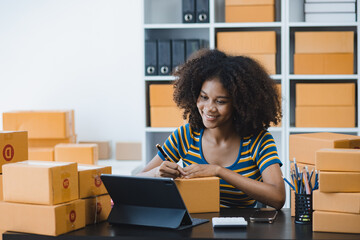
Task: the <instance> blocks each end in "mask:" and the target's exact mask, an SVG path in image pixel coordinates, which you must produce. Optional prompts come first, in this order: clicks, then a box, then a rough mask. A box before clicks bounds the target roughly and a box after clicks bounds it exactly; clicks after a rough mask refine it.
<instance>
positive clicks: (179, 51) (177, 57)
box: [171, 39, 185, 70]
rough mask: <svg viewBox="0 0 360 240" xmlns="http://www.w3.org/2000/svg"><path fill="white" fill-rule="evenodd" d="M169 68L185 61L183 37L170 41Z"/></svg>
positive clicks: (173, 67)
mask: <svg viewBox="0 0 360 240" xmlns="http://www.w3.org/2000/svg"><path fill="white" fill-rule="evenodd" d="M171 58H172V61H171V62H172V65H171V69H172V70H174V69H175V68H176V67H177V66H179V65H181V64H183V63H184V61H185V41H184V40H183V39H180V40H179V39H176V40H172V41H171Z"/></svg>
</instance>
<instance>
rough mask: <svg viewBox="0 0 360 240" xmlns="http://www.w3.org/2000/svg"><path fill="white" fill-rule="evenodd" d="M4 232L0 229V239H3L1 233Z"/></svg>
mask: <svg viewBox="0 0 360 240" xmlns="http://www.w3.org/2000/svg"><path fill="white" fill-rule="evenodd" d="M4 232H6V230H3V229H0V240H2V239H3V237H2V235H3V233H4Z"/></svg>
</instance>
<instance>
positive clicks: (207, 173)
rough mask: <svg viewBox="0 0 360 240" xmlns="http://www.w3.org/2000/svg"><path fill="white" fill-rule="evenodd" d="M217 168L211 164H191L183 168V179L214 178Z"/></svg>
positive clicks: (216, 174)
mask: <svg viewBox="0 0 360 240" xmlns="http://www.w3.org/2000/svg"><path fill="white" fill-rule="evenodd" d="M219 168H221V167H220V166H218V165H213V164H192V165H190V166H187V167H185V168H183V171H184V172H185V174H184V177H185V178H195V177H214V176H218V171H219Z"/></svg>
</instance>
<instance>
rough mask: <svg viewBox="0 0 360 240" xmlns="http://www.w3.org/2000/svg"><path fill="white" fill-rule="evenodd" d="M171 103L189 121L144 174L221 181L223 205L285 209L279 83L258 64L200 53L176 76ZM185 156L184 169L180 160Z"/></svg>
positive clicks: (166, 143)
mask: <svg viewBox="0 0 360 240" xmlns="http://www.w3.org/2000/svg"><path fill="white" fill-rule="evenodd" d="M174 75H175V77H176V81H175V84H174V89H175V91H174V101H175V102H176V103H177V105H178V107H180V108H181V109H184V119H185V118H187V119H188V120H189V123H188V124H186V125H184V126H181V127H179V128H178V129H177V130H176V131H174V132H173V133H172V134H171V135H170V136H169V137H168V139H167V140H166V142H165V144H164V146H163V150H164V151H165V153H166V154H167V155H168V156H169V158H170V160H171V161H165V158H164V156H162V154H161V153H160V152H159V153H158V154H157V155H156V156H155V157H154V158H153V159H152V160H151V161H150V162H149V163H148V165H147V166H146V167H145V168H144V169H143V171H142V172H141V173H140V175H143V176H156V177H171V178H176V177H183V178H195V177H207V176H217V177H219V178H220V206H221V207H254V206H255V205H256V202H257V201H260V202H262V203H264V204H266V205H269V206H272V207H274V208H276V209H281V208H282V206H283V205H284V201H285V187H284V182H283V179H282V174H281V170H280V166H281V165H282V164H281V162H280V159H279V157H278V154H277V148H276V145H275V141H274V139H273V137H272V136H271V134H270V133H269V132H268V131H267V130H266V129H267V128H268V127H269V126H270V124H271V123H273V124H275V125H276V124H277V123H279V121H280V119H281V105H280V102H279V96H278V93H277V90H276V85H275V82H274V81H273V80H272V79H271V78H270V77H269V75H268V74H267V73H266V71H265V70H264V69H263V68H262V67H261V66H260V65H259V64H258V63H257V62H256V61H254V60H252V59H250V58H247V57H241V56H227V55H226V54H224V53H223V52H220V51H218V50H203V51H201V52H199V53H198V55H197V56H196V57H195V58H193V59H190V60H188V61H187V62H186V63H185V64H183V65H182V66H180V67H179V68H178V69H177V71H176V72H175V73H174ZM180 159H182V161H183V165H184V167H181V166H179V165H178V164H177V162H178V161H179V160H180Z"/></svg>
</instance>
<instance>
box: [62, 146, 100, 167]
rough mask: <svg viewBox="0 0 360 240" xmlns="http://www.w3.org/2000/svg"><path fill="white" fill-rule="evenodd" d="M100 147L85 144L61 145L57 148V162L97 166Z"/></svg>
mask: <svg viewBox="0 0 360 240" xmlns="http://www.w3.org/2000/svg"><path fill="white" fill-rule="evenodd" d="M98 159H99V153H98V145H97V144H85V143H82V144H80V143H78V144H77V143H74V144H73V143H68V144H66V143H61V144H58V145H56V146H55V161H57V162H77V163H82V164H97V162H98Z"/></svg>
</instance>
